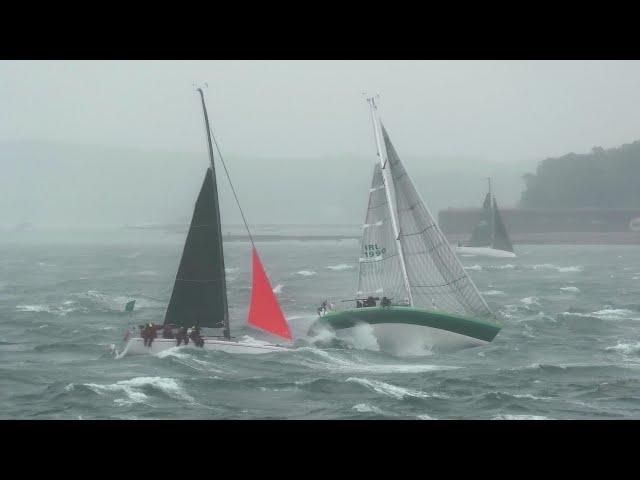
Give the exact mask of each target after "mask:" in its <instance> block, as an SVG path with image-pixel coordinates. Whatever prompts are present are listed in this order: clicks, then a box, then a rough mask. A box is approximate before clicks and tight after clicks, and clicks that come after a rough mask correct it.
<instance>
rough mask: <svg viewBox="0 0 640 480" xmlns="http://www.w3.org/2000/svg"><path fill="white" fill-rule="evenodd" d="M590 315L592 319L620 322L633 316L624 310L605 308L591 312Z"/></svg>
mask: <svg viewBox="0 0 640 480" xmlns="http://www.w3.org/2000/svg"><path fill="white" fill-rule="evenodd" d="M592 315H593V316H594V317H599V318H602V319H605V320H620V319H625V318H629V317H630V316H631V315H633V312H632V311H631V310H627V309H625V308H605V309H603V310H598V311H597V312H593V313H592Z"/></svg>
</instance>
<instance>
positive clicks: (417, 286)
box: [411, 277, 467, 288]
mask: <svg viewBox="0 0 640 480" xmlns="http://www.w3.org/2000/svg"><path fill="white" fill-rule="evenodd" d="M465 278H467V277H459V278H456V279H455V280H451V281H450V282H448V283H442V284H440V285H411V287H412V288H437V287H448V286H449V285H453V284H454V283H456V282H459V281H460V280H464V279H465Z"/></svg>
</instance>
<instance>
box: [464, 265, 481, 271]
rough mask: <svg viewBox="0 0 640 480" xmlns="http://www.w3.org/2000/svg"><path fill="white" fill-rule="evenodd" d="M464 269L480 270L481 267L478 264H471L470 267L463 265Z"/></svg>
mask: <svg viewBox="0 0 640 480" xmlns="http://www.w3.org/2000/svg"><path fill="white" fill-rule="evenodd" d="M464 269H465V270H476V271H480V270H482V267H481V266H480V265H471V266H470V267H464Z"/></svg>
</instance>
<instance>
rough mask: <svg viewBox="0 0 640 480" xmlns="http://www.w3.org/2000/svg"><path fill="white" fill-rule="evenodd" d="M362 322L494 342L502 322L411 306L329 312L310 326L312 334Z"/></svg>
mask: <svg viewBox="0 0 640 480" xmlns="http://www.w3.org/2000/svg"><path fill="white" fill-rule="evenodd" d="M361 323H368V324H370V325H378V324H394V323H395V324H409V325H418V326H423V327H430V328H435V329H438V330H445V331H448V332H453V333H457V334H460V335H465V336H467V337H471V338H476V339H478V340H483V341H485V342H491V341H492V340H493V339H494V338H495V337H496V335H497V334H498V332H499V331H500V329H501V326H500V325H498V324H497V323H494V322H492V321H491V320H484V319H483V320H480V319H472V318H466V317H461V316H458V315H452V314H449V313H442V312H434V311H429V310H421V309H418V308H412V307H388V308H382V307H369V308H354V309H352V310H341V311H334V312H329V313H327V314H326V315H324V316H323V317H320V318H319V319H318V320H316V321H315V322H314V323H313V324H312V325H311V328H310V329H309V334H310V335H314V334H315V333H316V332H318V331H320V330H322V329H325V328H327V327H328V328H330V329H333V330H341V329H345V328H351V327H355V326H356V325H358V324H361Z"/></svg>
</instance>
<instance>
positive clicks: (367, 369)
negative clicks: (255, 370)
mask: <svg viewBox="0 0 640 480" xmlns="http://www.w3.org/2000/svg"><path fill="white" fill-rule="evenodd" d="M298 350H299V351H309V352H312V353H313V354H315V355H317V356H319V357H321V359H322V361H321V362H318V361H308V360H307V361H305V363H306V364H307V365H308V366H310V367H311V368H322V369H329V370H333V371H337V372H349V373H373V374H380V373H424V372H434V371H438V370H457V369H459V368H462V367H455V366H448V365H429V364H389V363H387V364H384V363H378V364H372V363H356V362H352V361H350V360H346V359H344V358H339V357H336V356H333V355H331V354H330V353H329V352H327V351H326V350H321V349H318V348H315V347H301V348H299V349H298Z"/></svg>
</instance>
